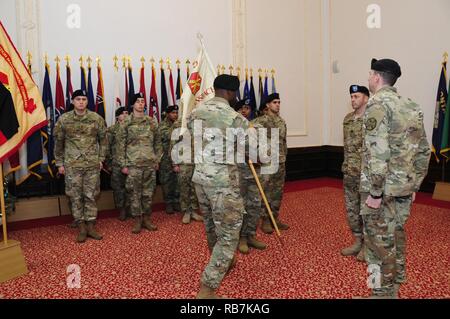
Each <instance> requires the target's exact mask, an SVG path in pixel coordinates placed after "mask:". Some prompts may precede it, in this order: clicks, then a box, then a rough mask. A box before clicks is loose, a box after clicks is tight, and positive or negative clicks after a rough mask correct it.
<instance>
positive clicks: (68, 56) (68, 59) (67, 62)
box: [64, 54, 70, 66]
mask: <svg viewBox="0 0 450 319" xmlns="http://www.w3.org/2000/svg"><path fill="white" fill-rule="evenodd" d="M64 60H66V66H69V65H70V55H68V54H66V56H65V57H64Z"/></svg>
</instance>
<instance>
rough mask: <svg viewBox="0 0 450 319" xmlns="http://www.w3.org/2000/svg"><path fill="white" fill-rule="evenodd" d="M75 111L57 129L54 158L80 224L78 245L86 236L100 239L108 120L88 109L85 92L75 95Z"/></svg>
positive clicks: (76, 92) (58, 124)
mask: <svg viewBox="0 0 450 319" xmlns="http://www.w3.org/2000/svg"><path fill="white" fill-rule="evenodd" d="M72 103H73V105H74V110H73V111H70V112H66V113H64V114H63V115H62V116H61V117H60V118H59V120H58V121H57V122H56V125H55V129H54V137H55V148H54V155H55V161H56V166H57V167H58V172H59V174H61V175H65V188H66V195H67V196H68V197H69V201H70V205H71V212H72V215H73V217H74V219H75V220H76V222H77V223H78V228H79V234H78V236H77V242H79V243H82V242H85V241H86V238H87V236H89V237H91V238H94V239H97V240H100V239H102V236H101V235H100V234H98V233H97V231H96V230H95V228H94V224H95V221H96V219H97V205H96V202H95V200H96V197H97V195H98V194H99V192H100V170H101V169H102V162H103V161H104V160H105V152H106V147H107V145H106V126H105V120H104V119H103V118H101V117H100V116H99V115H98V114H97V113H94V112H91V111H89V110H87V103H88V102H87V95H86V91H82V90H77V91H75V92H74V93H73V95H72Z"/></svg>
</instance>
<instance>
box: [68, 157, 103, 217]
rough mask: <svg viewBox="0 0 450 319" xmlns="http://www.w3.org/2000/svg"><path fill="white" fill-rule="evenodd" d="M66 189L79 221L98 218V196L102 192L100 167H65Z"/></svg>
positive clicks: (73, 214)
mask: <svg viewBox="0 0 450 319" xmlns="http://www.w3.org/2000/svg"><path fill="white" fill-rule="evenodd" d="M64 181H65V189H66V195H67V196H68V197H69V205H70V210H71V212H72V216H73V218H74V219H75V221H76V222H77V223H79V222H82V221H84V222H91V221H95V220H96V219H97V204H96V202H95V200H96V197H97V196H98V195H99V194H100V169H99V168H98V167H90V168H84V167H70V166H66V167H65V178H64Z"/></svg>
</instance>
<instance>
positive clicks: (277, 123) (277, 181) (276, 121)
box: [253, 93, 289, 234]
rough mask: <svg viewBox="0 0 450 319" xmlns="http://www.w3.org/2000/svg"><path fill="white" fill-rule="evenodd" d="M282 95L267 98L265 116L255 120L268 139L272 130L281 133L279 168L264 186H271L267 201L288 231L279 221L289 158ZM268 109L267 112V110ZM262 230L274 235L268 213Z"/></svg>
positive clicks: (265, 177)
mask: <svg viewBox="0 0 450 319" xmlns="http://www.w3.org/2000/svg"><path fill="white" fill-rule="evenodd" d="M280 104H281V101H280V95H279V94H278V93H272V94H270V95H269V96H267V97H266V100H265V101H264V105H265V108H263V110H262V111H263V113H264V115H262V116H259V117H257V118H256V119H254V120H253V122H254V123H255V125H260V126H261V127H264V128H266V129H267V137H268V139H270V138H271V129H278V132H279V168H278V170H277V172H275V173H274V174H270V175H266V176H263V179H264V180H265V181H264V185H270V188H268V187H267V188H266V189H265V191H266V196H267V200H268V202H269V204H270V206H271V207H270V208H271V209H272V212H273V217H274V218H275V221H276V223H277V226H278V228H279V229H280V230H287V229H289V226H288V225H286V224H284V223H282V222H281V221H280V220H279V215H280V207H281V200H282V198H283V190H284V182H285V178H286V156H287V151H288V148H287V140H286V133H287V128H286V122H285V121H284V120H283V119H282V118H281V116H280ZM265 109H267V110H265ZM264 215H265V216H263V222H262V226H261V230H262V231H263V232H264V233H266V234H271V233H273V230H274V229H273V227H272V222H271V220H270V218H269V216H268V213H265V214H264Z"/></svg>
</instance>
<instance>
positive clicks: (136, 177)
mask: <svg viewBox="0 0 450 319" xmlns="http://www.w3.org/2000/svg"><path fill="white" fill-rule="evenodd" d="M131 103H132V104H133V113H132V114H131V115H130V116H128V118H127V119H126V120H125V121H124V123H123V124H121V125H120V128H119V130H118V132H117V138H116V139H117V143H118V146H117V153H118V154H119V156H118V160H119V164H120V167H121V168H122V173H123V174H125V175H127V179H126V182H125V189H126V196H127V200H128V202H129V207H130V211H131V214H132V216H133V217H134V219H135V224H134V226H133V229H132V233H134V234H138V233H140V232H141V230H142V227H144V228H146V229H148V230H150V231H154V230H157V227H156V226H155V225H154V224H152V222H151V221H150V214H151V210H152V207H151V205H152V198H153V193H154V191H155V187H156V171H157V170H158V168H159V163H160V161H161V156H162V148H161V139H160V137H159V134H158V122H156V120H155V119H154V118H151V117H149V116H147V115H145V114H144V108H145V101H144V96H143V94H142V93H138V94H135V95H134V96H133V99H132V101H131Z"/></svg>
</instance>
